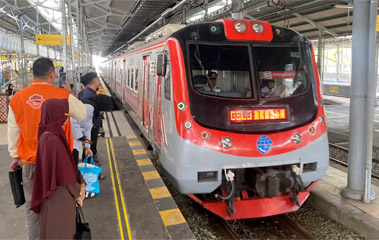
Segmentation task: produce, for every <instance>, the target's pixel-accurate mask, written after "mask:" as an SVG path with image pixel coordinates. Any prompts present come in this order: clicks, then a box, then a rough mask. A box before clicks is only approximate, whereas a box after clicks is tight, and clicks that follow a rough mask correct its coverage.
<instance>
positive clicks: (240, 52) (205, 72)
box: [188, 43, 253, 98]
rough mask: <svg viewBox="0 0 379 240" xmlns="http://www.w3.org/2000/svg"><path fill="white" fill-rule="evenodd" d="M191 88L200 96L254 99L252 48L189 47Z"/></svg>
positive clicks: (223, 46) (197, 45) (231, 46)
mask: <svg viewBox="0 0 379 240" xmlns="http://www.w3.org/2000/svg"><path fill="white" fill-rule="evenodd" d="M188 48H189V51H188V52H189V53H190V54H189V62H190V69H191V74H192V85H193V88H194V89H195V90H197V91H198V92H199V93H201V94H206V95H212V96H219V97H227V98H251V97H253V96H252V91H251V89H252V88H251V73H250V68H251V67H250V57H249V47H248V46H244V45H242V46H241V45H239V46H235V45H209V44H199V43H193V44H189V46H188Z"/></svg>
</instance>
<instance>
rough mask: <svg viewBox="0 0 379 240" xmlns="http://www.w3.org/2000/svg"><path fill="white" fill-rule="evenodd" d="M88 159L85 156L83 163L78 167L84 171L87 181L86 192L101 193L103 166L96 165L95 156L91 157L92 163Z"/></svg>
mask: <svg viewBox="0 0 379 240" xmlns="http://www.w3.org/2000/svg"><path fill="white" fill-rule="evenodd" d="M87 162H88V159H87V158H85V159H84V160H83V162H82V163H79V164H78V169H79V171H80V172H81V173H82V176H83V178H84V180H85V181H86V184H87V185H86V192H88V193H100V185H99V179H98V178H99V174H100V173H101V170H102V167H100V166H97V165H95V162H94V160H93V158H92V157H91V159H90V163H87Z"/></svg>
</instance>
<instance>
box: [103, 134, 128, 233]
mask: <svg viewBox="0 0 379 240" xmlns="http://www.w3.org/2000/svg"><path fill="white" fill-rule="evenodd" d="M105 142H106V144H107V151H108V160H109V169H110V170H111V177H112V186H113V194H114V201H115V203H116V210H117V218H118V226H119V228H120V235H121V240H124V230H123V229H122V223H121V215H120V208H119V206H118V198H117V192H116V185H115V181H114V175H113V168H112V161H111V155H110V153H109V143H108V139H105Z"/></svg>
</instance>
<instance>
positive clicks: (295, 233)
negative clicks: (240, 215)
mask: <svg viewBox="0 0 379 240" xmlns="http://www.w3.org/2000/svg"><path fill="white" fill-rule="evenodd" d="M269 219H270V221H272V222H274V223H276V222H277V223H278V225H279V228H281V229H284V230H285V232H286V233H283V232H273V233H272V234H269V235H271V236H267V234H266V235H265V236H255V237H254V238H258V239H262V238H266V239H267V238H268V239H270V238H271V239H278V238H279V239H316V238H315V237H314V236H313V235H312V234H310V233H309V232H307V231H306V230H305V229H304V228H303V227H301V226H300V225H299V224H297V223H296V222H294V221H293V220H292V219H291V218H290V217H288V216H287V215H284V214H282V215H278V216H273V217H270V218H269ZM243 221H245V220H240V221H234V222H233V223H230V222H227V221H224V220H222V219H220V221H219V224H218V225H219V226H220V228H221V229H222V230H220V231H223V234H224V236H225V239H232V240H239V239H246V237H245V236H241V234H240V233H238V232H244V231H241V228H246V224H245V223H243ZM239 223H241V224H239ZM254 224H259V223H258V222H255V223H254ZM239 225H241V227H239ZM255 227H256V226H251V228H255ZM252 232H257V231H254V230H252ZM257 234H258V235H259V233H257Z"/></svg>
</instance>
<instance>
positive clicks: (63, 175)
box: [30, 99, 85, 239]
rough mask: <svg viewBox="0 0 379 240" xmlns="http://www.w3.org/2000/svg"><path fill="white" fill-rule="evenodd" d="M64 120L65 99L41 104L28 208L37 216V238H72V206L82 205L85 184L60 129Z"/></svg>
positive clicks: (66, 117) (66, 115)
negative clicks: (38, 232) (38, 229)
mask: <svg viewBox="0 0 379 240" xmlns="http://www.w3.org/2000/svg"><path fill="white" fill-rule="evenodd" d="M68 117H69V116H68V101H67V99H47V100H45V101H44V103H43V104H42V109H41V122H40V125H39V129H38V149H37V156H36V165H35V173H34V174H35V175H34V186H33V195H32V202H31V206H30V209H31V210H33V211H34V212H36V213H37V214H40V238H41V239H73V238H74V235H75V231H76V205H82V204H83V199H84V193H85V189H84V187H85V182H84V179H83V178H82V176H81V174H80V172H79V171H78V168H77V165H76V164H75V162H74V159H73V157H72V153H71V149H70V146H69V144H68V142H67V139H66V135H65V133H64V131H63V129H62V126H63V125H64V124H66V123H67V121H68Z"/></svg>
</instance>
